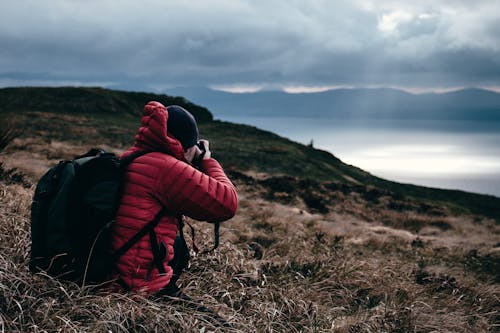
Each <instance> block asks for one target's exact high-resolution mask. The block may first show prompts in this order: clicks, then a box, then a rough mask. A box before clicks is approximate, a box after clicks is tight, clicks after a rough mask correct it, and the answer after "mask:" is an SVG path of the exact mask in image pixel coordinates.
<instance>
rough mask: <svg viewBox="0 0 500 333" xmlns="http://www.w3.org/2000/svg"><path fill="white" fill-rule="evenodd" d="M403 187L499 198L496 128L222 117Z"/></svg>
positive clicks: (499, 146)
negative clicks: (324, 152)
mask: <svg viewBox="0 0 500 333" xmlns="http://www.w3.org/2000/svg"><path fill="white" fill-rule="evenodd" d="M221 120H225V121H231V122H235V123H242V124H248V125H253V126H256V127H258V128H261V129H265V130H269V131H272V132H275V133H277V134H279V135H281V136H284V137H287V138H289V139H291V140H293V141H297V142H300V143H304V144H309V143H311V141H312V143H313V146H314V147H315V148H319V149H323V150H327V151H329V152H331V153H332V154H334V155H335V156H337V157H338V158H340V159H341V160H342V161H343V162H345V163H347V164H351V165H354V166H357V167H359V168H361V169H363V170H365V171H368V172H370V173H372V174H374V175H376V176H379V177H382V178H385V179H388V180H393V181H397V182H402V183H411V184H416V185H424V186H429V187H436V188H446V189H459V190H464V191H469V192H476V193H482V194H491V195H495V196H497V197H500V124H499V123H485V122H470V121H445V120H442V121H422V120H412V119H349V120H338V119H324V118H322V119H318V118H285V117H247V116H226V115H225V116H224V117H221Z"/></svg>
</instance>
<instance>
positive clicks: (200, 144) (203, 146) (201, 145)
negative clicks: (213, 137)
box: [196, 141, 207, 154]
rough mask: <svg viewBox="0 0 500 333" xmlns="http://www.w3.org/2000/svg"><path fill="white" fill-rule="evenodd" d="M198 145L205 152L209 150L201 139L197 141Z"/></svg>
mask: <svg viewBox="0 0 500 333" xmlns="http://www.w3.org/2000/svg"><path fill="white" fill-rule="evenodd" d="M196 145H197V146H198V148H200V150H201V151H202V153H203V154H204V153H205V152H206V151H207V150H206V149H205V145H204V144H203V143H201V142H200V141H198V142H196Z"/></svg>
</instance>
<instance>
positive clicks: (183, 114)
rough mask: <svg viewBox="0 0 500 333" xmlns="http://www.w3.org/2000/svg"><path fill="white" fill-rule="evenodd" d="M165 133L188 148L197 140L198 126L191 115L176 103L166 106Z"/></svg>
mask: <svg viewBox="0 0 500 333" xmlns="http://www.w3.org/2000/svg"><path fill="white" fill-rule="evenodd" d="M167 111H168V120H167V133H170V134H172V135H173V136H174V137H175V138H176V139H177V140H179V141H180V142H181V144H182V148H184V149H188V148H191V147H193V146H194V145H195V144H196V143H197V142H198V126H196V120H195V119H194V117H193V115H192V114H191V113H189V111H187V110H186V109H184V108H183V107H180V106H178V105H170V106H167Z"/></svg>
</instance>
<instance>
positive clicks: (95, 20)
mask: <svg viewBox="0 0 500 333" xmlns="http://www.w3.org/2000/svg"><path fill="white" fill-rule="evenodd" d="M474 3H475V5H474V6H473V7H471V5H470V2H467V1H449V0H447V1H421V2H419V3H418V4H412V3H411V2H408V3H405V4H402V2H401V1H375V0H372V1H370V0H359V1H326V0H324V1H322V0H314V1H307V2H302V1H243V0H217V1H215V0H213V1H191V2H189V4H186V3H185V2H182V1H145V2H138V1H131V0H130V1H120V2H118V1H111V0H103V1H95V0H92V1H83V0H76V1H69V0H54V1H51V2H50V5H48V4H47V3H46V2H45V3H44V2H41V1H35V0H29V1H28V0H20V1H11V2H7V1H5V2H2V3H1V4H0V43H1V49H0V84H2V79H3V82H4V83H3V84H4V85H5V82H8V83H9V82H10V83H12V82H20V83H22V82H28V83H29V82H30V80H31V81H33V82H37V81H41V80H43V81H44V82H49V81H54V82H58V81H76V82H78V81H80V82H82V83H86V82H87V83H88V82H105V83H107V84H112V83H117V84H119V83H126V82H130V81H134V82H137V83H142V84H145V85H150V86H156V87H161V86H168V85H231V84H261V85H274V86H279V85H290V84H292V85H293V84H295V85H335V84H351V85H366V84H380V85H384V84H397V85H422V86H425V85H433V84H434V85H436V84H437V83H438V82H439V83H438V84H439V85H475V84H482V85H485V84H497V83H498V79H499V75H498V71H499V67H500V66H499V61H498V60H497V59H500V54H499V53H500V50H499V48H500V37H499V36H500V34H499V33H498V29H499V28H498V24H497V23H496V22H498V19H499V18H500V5H498V2H496V1H477V2H474ZM478 37H480V38H478Z"/></svg>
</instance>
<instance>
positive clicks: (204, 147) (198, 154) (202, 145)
mask: <svg viewBox="0 0 500 333" xmlns="http://www.w3.org/2000/svg"><path fill="white" fill-rule="evenodd" d="M195 148H196V150H195V153H194V158H193V165H195V166H199V165H200V163H201V161H202V160H204V159H208V158H210V157H211V156H212V153H211V152H210V149H209V143H208V140H200V141H198V142H197V143H196V146H195Z"/></svg>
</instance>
